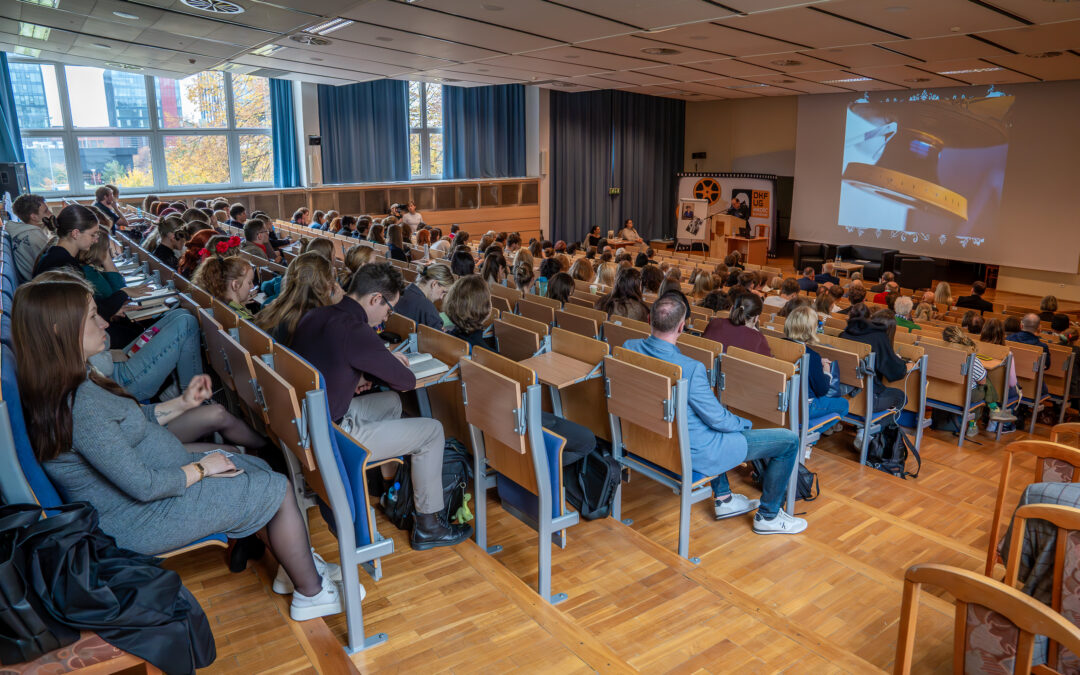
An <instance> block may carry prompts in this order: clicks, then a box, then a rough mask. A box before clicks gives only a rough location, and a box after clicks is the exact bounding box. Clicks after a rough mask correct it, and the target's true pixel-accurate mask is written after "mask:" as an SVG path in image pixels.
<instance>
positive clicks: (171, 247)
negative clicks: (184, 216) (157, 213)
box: [153, 220, 188, 270]
mask: <svg viewBox="0 0 1080 675" xmlns="http://www.w3.org/2000/svg"><path fill="white" fill-rule="evenodd" d="M157 233H158V241H157V246H155V247H154V249H153V255H154V257H155V258H157V259H158V260H160V261H161V262H162V264H163V265H165V266H166V267H170V268H172V269H174V270H175V269H177V268H179V267H180V258H179V257H178V255H177V252H178V251H183V250H184V244H185V243H186V242H187V234H188V231H187V228H186V227H185V226H184V224H183V223H181V222H177V221H175V220H166V221H164V222H162V223H159V224H158V226H157Z"/></svg>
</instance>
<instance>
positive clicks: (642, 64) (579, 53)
mask: <svg viewBox="0 0 1080 675" xmlns="http://www.w3.org/2000/svg"><path fill="white" fill-rule="evenodd" d="M525 55H526V56H535V57H537V58H541V59H551V60H553V61H565V62H566V63H576V64H580V65H583V66H589V67H595V68H597V69H601V70H630V69H631V68H649V67H651V66H657V65H662V64H660V63H659V62H657V61H655V60H651V59H647V58H632V57H629V56H620V55H618V54H608V53H606V52H597V51H593V50H591V49H580V48H578V47H569V46H563V47H551V48H549V49H540V50H537V51H534V52H528V53H527V54H525ZM642 56H644V55H642Z"/></svg>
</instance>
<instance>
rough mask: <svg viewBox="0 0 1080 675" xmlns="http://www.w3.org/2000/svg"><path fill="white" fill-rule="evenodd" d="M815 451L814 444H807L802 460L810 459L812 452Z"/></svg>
mask: <svg viewBox="0 0 1080 675" xmlns="http://www.w3.org/2000/svg"><path fill="white" fill-rule="evenodd" d="M813 451H814V446H812V445H807V446H805V447H804V448H803V451H802V461H803V462H806V460H808V459H810V453H811V452H813Z"/></svg>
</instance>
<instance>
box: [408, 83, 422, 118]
mask: <svg viewBox="0 0 1080 675" xmlns="http://www.w3.org/2000/svg"><path fill="white" fill-rule="evenodd" d="M421 86H423V85H422V83H420V82H410V83H409V127H411V128H413V129H419V128H420V127H422V126H424V117H423V113H422V111H421V109H420V99H421V93H420V87H421Z"/></svg>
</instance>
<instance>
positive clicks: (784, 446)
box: [712, 429, 799, 518]
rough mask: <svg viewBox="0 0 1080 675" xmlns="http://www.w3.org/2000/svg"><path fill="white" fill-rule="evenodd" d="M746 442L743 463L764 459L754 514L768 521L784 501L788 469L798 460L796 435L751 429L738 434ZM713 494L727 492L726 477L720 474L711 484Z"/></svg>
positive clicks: (785, 430) (771, 430) (790, 431)
mask: <svg viewBox="0 0 1080 675" xmlns="http://www.w3.org/2000/svg"><path fill="white" fill-rule="evenodd" d="M739 433H740V434H742V435H743V438H745V439H746V460H745V461H747V462H749V461H750V460H752V459H767V460H769V462H768V465H767V466H766V467H765V475H764V476H763V477H762V481H761V505H760V506H758V513H760V514H761V515H762V517H764V518H772V517H774V516H775V515H776V513H777V512H778V511H779V510H780V505H781V504H783V503H784V499H786V498H787V488H788V481H789V480H790V479H791V470H792V469H793V468H795V462H796V461H798V457H799V435H798V434H797V433H795V432H794V431H792V430H791V429H751V430H750V431H740V432H739ZM712 489H713V495H715V496H717V497H719V496H722V495H727V494H729V493H730V492H731V485H730V484H729V483H728V479H727V474H726V473H722V474H720V475H719V476H717V477H716V478H714V479H713V481H712Z"/></svg>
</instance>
